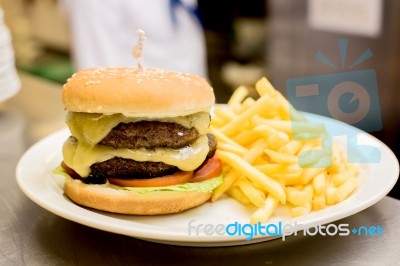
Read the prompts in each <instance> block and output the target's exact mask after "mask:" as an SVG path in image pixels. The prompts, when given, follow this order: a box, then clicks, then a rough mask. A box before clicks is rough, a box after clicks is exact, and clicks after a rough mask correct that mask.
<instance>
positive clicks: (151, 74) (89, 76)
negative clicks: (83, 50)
mask: <svg viewBox="0 0 400 266" xmlns="http://www.w3.org/2000/svg"><path fill="white" fill-rule="evenodd" d="M62 100H63V103H64V106H65V108H66V109H67V110H69V111H73V112H85V113H104V114H115V113H123V114H125V115H127V116H136V117H143V116H153V117H167V116H181V115H189V114H193V113H196V112H201V111H209V110H210V108H211V106H212V105H213V104H214V101H215V96H214V92H213V89H212V88H211V87H210V85H209V84H208V83H207V81H206V80H205V79H204V78H202V77H200V76H197V75H192V74H187V73H180V72H174V71H166V70H161V69H154V68H147V69H138V68H133V67H118V68H87V69H83V70H81V71H79V72H77V73H75V74H74V75H72V77H71V78H69V79H68V81H67V83H66V84H65V85H64V89H63V92H62Z"/></svg>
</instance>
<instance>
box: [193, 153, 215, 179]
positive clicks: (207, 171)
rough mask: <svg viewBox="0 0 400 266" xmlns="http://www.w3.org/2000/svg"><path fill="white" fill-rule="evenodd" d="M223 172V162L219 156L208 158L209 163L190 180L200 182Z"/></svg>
mask: <svg viewBox="0 0 400 266" xmlns="http://www.w3.org/2000/svg"><path fill="white" fill-rule="evenodd" d="M221 173H222V162H221V160H220V159H218V158H217V157H215V156H214V157H212V158H210V159H208V161H207V163H206V164H205V165H203V167H201V168H200V169H199V170H197V171H196V172H195V173H194V176H193V178H191V179H190V180H189V182H200V181H204V180H207V179H211V178H214V177H217V176H219V175H220V174H221Z"/></svg>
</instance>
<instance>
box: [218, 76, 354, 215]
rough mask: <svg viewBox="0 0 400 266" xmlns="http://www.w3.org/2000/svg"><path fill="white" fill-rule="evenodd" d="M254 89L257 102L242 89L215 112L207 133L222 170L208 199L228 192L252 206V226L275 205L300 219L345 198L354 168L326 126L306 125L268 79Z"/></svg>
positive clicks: (300, 115)
mask: <svg viewBox="0 0 400 266" xmlns="http://www.w3.org/2000/svg"><path fill="white" fill-rule="evenodd" d="M255 88H256V90H257V92H258V94H259V98H258V99H257V100H255V99H253V98H251V97H248V94H249V91H248V89H247V88H246V87H244V86H241V87H239V88H238V89H237V90H235V92H234V93H233V95H232V96H231V98H230V100H229V101H228V104H227V106H216V107H215V109H214V117H213V119H212V121H211V126H210V132H212V133H213V134H214V135H215V136H216V138H217V140H218V145H217V153H216V154H217V156H218V158H220V159H221V160H222V162H223V168H224V169H225V170H226V171H224V174H225V178H224V183H223V184H221V185H220V186H219V187H217V188H216V189H215V190H214V192H213V196H212V201H216V200H217V199H218V198H219V197H220V196H221V195H222V194H224V193H225V192H226V193H227V194H229V195H230V196H232V197H233V198H235V199H236V200H238V201H239V202H241V203H243V204H245V205H253V206H256V207H257V210H256V211H255V212H254V213H253V214H252V215H251V217H250V222H251V223H257V222H266V221H268V219H269V218H270V217H271V216H272V215H273V214H274V211H275V209H276V208H277V206H278V205H279V204H281V205H284V206H285V207H287V208H289V210H290V214H291V215H292V217H298V216H302V215H305V214H307V213H309V212H310V211H312V210H320V209H323V208H325V207H327V206H329V205H333V204H336V203H339V202H341V201H343V200H345V199H346V198H347V197H349V195H351V193H352V192H353V191H354V190H355V189H356V188H357V185H358V178H357V176H358V167H357V165H355V164H350V163H348V162H347V161H346V158H345V156H344V154H343V153H342V152H341V151H340V150H339V148H338V146H337V145H336V144H335V143H333V145H332V143H331V142H329V141H328V140H329V138H328V133H327V132H326V130H325V127H324V125H320V124H313V123H311V122H308V121H307V120H306V119H305V118H304V116H303V115H302V113H300V112H298V111H296V110H295V109H294V108H293V107H292V106H291V105H290V103H289V102H288V101H287V100H286V99H285V98H284V97H283V96H282V94H280V92H278V91H277V90H275V89H274V88H273V86H272V85H271V83H270V82H269V81H268V80H267V79H266V78H262V79H261V80H259V81H258V82H257V83H256V86H255Z"/></svg>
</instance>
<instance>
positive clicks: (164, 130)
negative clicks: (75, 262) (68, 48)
mask: <svg viewBox="0 0 400 266" xmlns="http://www.w3.org/2000/svg"><path fill="white" fill-rule="evenodd" d="M62 100H63V103H64V106H65V109H66V110H67V111H68V114H67V118H66V123H67V125H68V127H69V129H70V131H71V136H70V137H69V138H68V139H67V140H66V141H65V143H64V145H63V162H62V163H61V165H60V167H58V168H57V169H56V172H57V173H61V174H63V175H65V176H66V181H65V185H64V191H65V194H66V195H67V196H68V197H69V198H70V199H71V200H72V201H74V202H76V203H78V204H80V205H83V206H87V207H91V208H94V209H99V210H104V211H109V212H115V213H124V214H138V215H155V214H167V213H176V212H181V211H183V210H186V209H189V208H193V207H196V206H198V205H201V204H203V203H204V202H206V201H207V200H209V199H210V197H211V195H212V191H213V190H214V189H215V188H216V187H217V186H219V185H220V184H221V183H222V182H223V180H222V176H221V172H222V163H221V161H220V159H218V158H217V157H216V156H215V151H216V145H217V143H216V139H215V137H214V136H213V135H212V134H209V133H208V127H209V124H210V109H211V107H212V105H213V104H214V101H215V97H214V93H213V89H212V88H211V87H210V85H209V84H208V83H207V82H206V81H205V79H203V78H201V77H199V76H196V75H191V74H185V73H179V72H174V71H166V70H160V69H151V68H148V69H143V68H128V67H125V68H89V69H84V70H81V71H79V72H77V73H75V74H74V75H73V76H72V77H71V78H70V79H69V80H68V81H67V83H66V84H65V85H64V88H63V92H62Z"/></svg>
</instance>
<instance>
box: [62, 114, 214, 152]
mask: <svg viewBox="0 0 400 266" xmlns="http://www.w3.org/2000/svg"><path fill="white" fill-rule="evenodd" d="M137 121H160V122H173V123H177V124H180V125H182V126H184V127H186V128H192V127H194V128H195V129H196V130H197V132H198V133H199V134H200V135H204V134H206V133H207V129H208V126H209V124H210V114H209V113H205V112H201V113H196V114H192V115H188V116H178V117H167V118H140V117H127V116H124V115H123V114H113V115H104V114H95V113H92V114H91V113H76V112H69V113H68V115H67V119H66V122H67V125H68V127H69V129H70V131H71V133H72V136H74V137H75V138H76V139H78V141H79V142H85V143H86V144H88V145H90V146H94V145H95V144H97V143H99V142H100V141H101V140H102V139H103V138H105V137H106V136H107V135H108V133H110V131H111V130H112V129H113V128H114V127H115V126H117V125H118V124H119V123H130V122H137Z"/></svg>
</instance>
